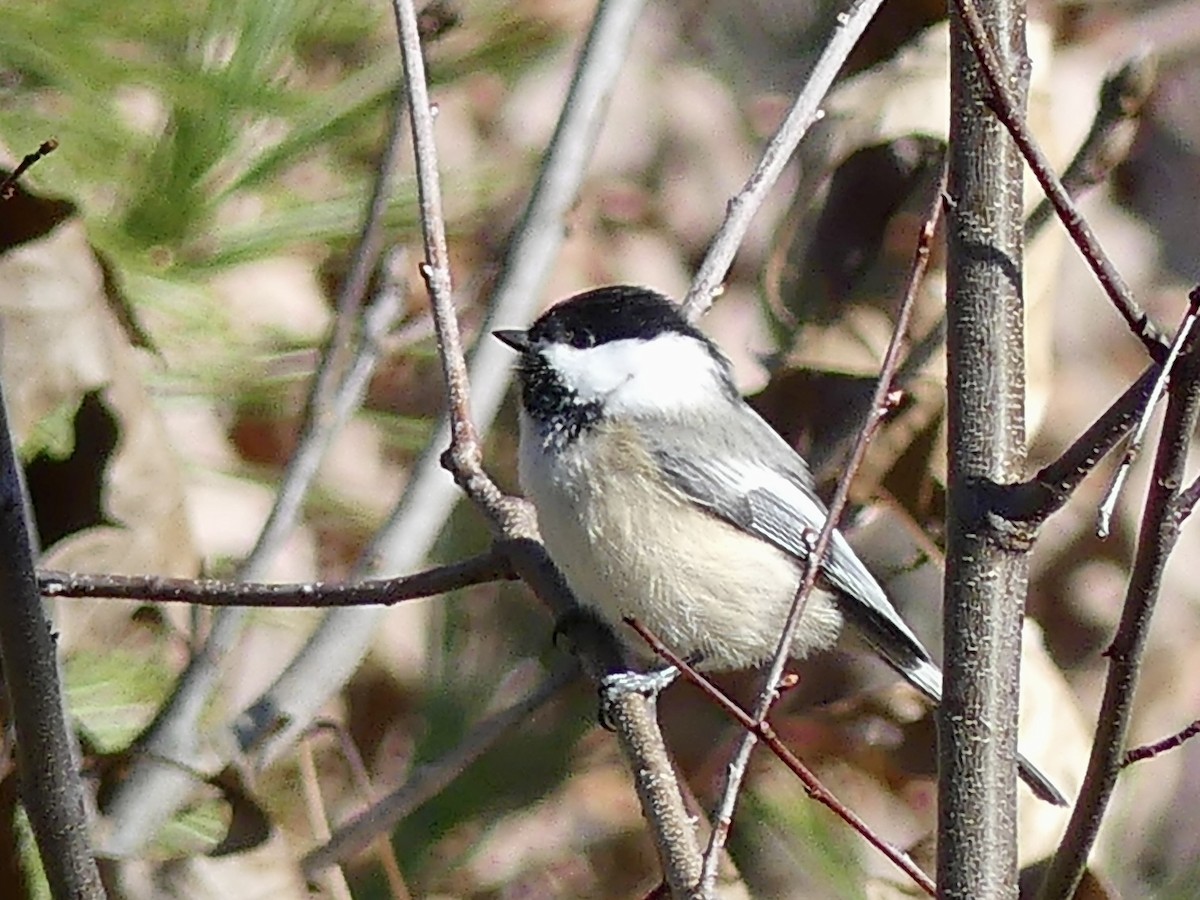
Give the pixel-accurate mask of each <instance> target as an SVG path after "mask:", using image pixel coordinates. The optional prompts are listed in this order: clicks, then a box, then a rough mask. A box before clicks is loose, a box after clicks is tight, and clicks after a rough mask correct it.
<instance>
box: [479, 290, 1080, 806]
mask: <svg viewBox="0 0 1200 900" xmlns="http://www.w3.org/2000/svg"><path fill="white" fill-rule="evenodd" d="M493 334H494V335H495V336H496V337H497V338H498V339H499V340H501V341H503V342H504V343H505V344H507V345H508V346H509V347H511V348H512V349H513V350H515V351H516V352H517V354H518V362H517V380H518V386H519V392H520V414H519V418H520V448H519V451H518V471H519V477H520V482H521V486H522V489H523V490H524V492H525V495H526V497H527V498H528V499H529V500H530V501H531V502H532V504H533V507H534V509H535V511H536V514H537V521H538V527H539V530H540V531H541V535H542V540H543V541H544V543H545V547H546V551H547V553H548V554H549V556H550V559H551V561H552V562H553V563H554V565H555V566H556V568H558V569H559V571H560V572H561V573H562V575H563V576H564V578H565V579H566V582H567V584H568V586H569V587H570V588H571V591H572V593H573V594H574V595H575V597H576V599H577V600H578V602H579V603H580V604H581V606H582V607H583V609H584V610H587V611H588V612H590V613H591V614H593V615H595V616H597V617H598V618H599V619H600V620H602V621H603V622H605V623H607V624H608V625H609V626H610V627H611V628H612V629H613V630H614V631H619V629H620V626H621V624H622V622H624V621H625V620H626V619H627V618H630V617H632V618H634V619H636V620H638V621H639V622H641V623H642V624H644V625H645V626H646V627H647V628H649V629H650V630H651V631H653V632H654V633H655V634H656V635H657V636H658V637H659V638H660V639H662V640H663V642H664V643H666V645H667V646H668V647H670V648H671V649H672V650H674V651H675V652H676V653H677V654H679V655H680V656H681V657H683V658H685V659H688V660H689V661H690V662H692V663H693V664H694V665H695V666H696V667H697V668H698V669H701V670H703V671H726V670H738V669H748V668H753V667H756V666H760V665H762V664H763V663H765V662H767V661H769V660H770V659H771V658H772V656H773V655H774V652H775V649H776V647H777V645H778V642H779V637H780V634H781V631H782V628H783V623H784V621H785V619H786V617H787V614H788V610H789V609H790V607H791V605H792V602H793V599H794V597H795V595H796V592H797V590H798V588H799V584H800V580H801V578H802V575H803V571H804V566H805V560H806V559H807V557H808V554H809V553H810V552H811V537H812V535H814V534H816V533H817V532H819V531H820V530H821V528H822V527H823V526H824V524H825V520H826V518H827V517H828V510H827V509H826V507H825V505H824V504H823V503H822V501H821V499H820V498H819V497H818V496H817V493H816V492H815V490H814V488H813V479H812V476H811V474H810V472H809V469H808V466H807V464H806V463H805V462H804V460H803V459H802V458H801V457H800V455H799V454H798V453H797V452H796V451H795V450H794V449H793V448H792V447H791V446H790V445H789V444H788V443H787V442H786V441H785V440H784V439H783V438H782V437H780V436H779V434H778V433H777V432H776V431H775V430H774V429H773V428H771V426H770V425H768V424H767V422H766V421H765V420H763V419H762V418H761V417H760V416H759V415H758V414H757V413H756V412H755V411H754V410H753V409H752V408H751V407H750V406H749V404H747V403H746V401H745V400H744V399H743V398H742V396H741V393H740V392H739V391H738V390H737V388H736V386H735V384H734V381H733V377H732V368H731V365H730V363H729V361H728V359H727V358H726V357H725V355H724V354H723V353H722V352H721V350H720V349H719V348H718V347H717V345H716V344H715V343H713V341H711V340H710V339H709V338H708V337H706V336H705V335H704V334H703V333H702V332H701V331H700V330H699V329H698V328H697V327H696V326H695V325H693V324H692V323H691V322H690V321H688V319H687V318H686V317H685V316H684V315H683V313H682V311H681V310H680V307H679V306H678V305H677V304H676V303H675V302H674V301H673V300H671V299H670V298H669V297H667V296H665V295H663V294H661V293H658V292H656V291H653V290H651V289H648V288H643V287H637V286H630V285H609V286H605V287H600V288H596V289H593V290H590V291H586V292H584V293H580V294H577V295H575V296H572V297H570V298H568V299H566V300H564V301H562V302H560V303H558V304H556V305H554V306H552V307H550V308H549V309H548V310H546V311H545V312H544V313H543V314H542V315H541V316H540V317H539V318H538V319H537V320H536V321H535V322H534V323H533V324H532V325H531V326H530V327H529V328H528V329H526V330H519V329H507V330H498V331H495V332H493ZM844 625H849V626H850V627H851V628H852V629H853V630H854V631H855V632H856V633H857V634H858V635H859V636H861V638H863V639H864V640H865V643H866V644H867V645H868V646H869V647H870V648H871V649H873V650H874V651H875V652H876V653H878V655H879V656H881V657H882V658H883V659H884V660H885V661H886V662H887V663H888V664H889V665H891V667H892V668H894V669H895V670H896V671H897V672H898V673H899V674H900V675H901V676H903V677H904V678H905V679H906V680H907V681H908V682H910V683H911V684H912V685H914V686H915V687H916V688H917V689H918V690H919V691H920V692H921V693H922V694H924V695H925V696H926V697H927V698H928V699H929V700H931V701H932V702H933V703H934V704H938V703H940V702H941V698H942V672H941V670H940V668H939V667H938V665H937V664H936V663H935V662H934V661H933V659H932V657H931V656H930V654H929V652H928V650H926V649H925V647H924V646H923V645H922V643H921V641H920V640H919V639H918V638H917V636H916V635H915V634H914V633H913V632H912V630H911V629H910V628H909V627H908V625H907V624H905V622H904V620H903V619H902V618H901V617H900V615H899V613H898V612H897V611H896V609H895V607H894V606H893V605H892V603H891V601H890V600H889V599H888V596H887V594H886V592H885V591H884V589H883V587H882V586H881V585H880V584H879V582H878V581H877V580H876V579H875V577H874V576H873V575H871V573H870V572H869V571H868V569H867V567H866V566H865V565H864V564H863V563H862V561H861V560H860V559H859V558H858V556H857V555H856V554H855V553H854V551H853V550H852V549H851V547H850V545H849V543H847V541H846V539H845V537H844V536H843V535H842V534H841V532H840V531H837V530H835V531H834V532H833V533H832V536H831V540H830V542H829V546H828V550H827V552H826V556H825V558H824V560H823V562H822V565H821V568H820V570H819V575H818V580H817V585H816V588H815V589H814V590H813V592H812V593H811V594H810V595H809V597H808V600H807V603H806V606H805V608H804V613H803V616H802V618H801V620H800V623H799V626H798V627H797V629H796V632H795V636H794V638H793V640H792V643H791V647H790V655H791V657H792V658H796V659H799V658H803V657H804V656H806V655H808V654H810V653H812V652H814V651H817V650H821V649H825V648H827V647H829V646H831V645H833V644H834V643H835V641H836V640H837V639H838V637H839V635H840V633H841V632H842V630H843V626H844ZM633 646H634V647H635V652H640V653H641V654H642V655H643V656H645V655H646V653H647V652H648V651H645V650H640V651H638V650H637V648H636V645H633ZM639 674H640V673H634V676H633V680H632V681H628V682H620V681H619V679H618V680H616V681H614V684H616V683H629V684H635V685H650V684H653V685H655V686H656V687H655V688H654V689H658V688H660V687H661V686H662V685H664V684H666V683H669V681H670V680H671V677H672V675H673V674H677V673H671V672H669V671H668V672H667V673H666V677H665V678H663V679H661V680H658V681H653V680H651V681H649V682H647V681H639V680H638V675H639ZM1017 768H1018V772H1019V774H1020V776H1021V778H1022V780H1024V781H1025V783H1026V784H1027V785H1028V786H1029V787H1030V789H1031V790H1032V791H1033V793H1034V794H1035V795H1037V796H1038V797H1040V798H1041V799H1043V800H1045V801H1047V802H1049V803H1053V804H1055V805H1060V806H1061V805H1066V800H1065V799H1064V797H1063V795H1062V794H1061V793H1060V792H1059V790H1058V789H1057V788H1056V787H1055V786H1054V785H1053V784H1052V783H1051V782H1050V780H1049V779H1048V778H1046V776H1045V775H1043V774H1042V773H1041V772H1040V771H1039V770H1038V769H1037V768H1036V767H1035V766H1034V765H1033V764H1032V763H1030V762H1029V761H1028V760H1027V759H1025V757H1024V756H1021V755H1020V754H1018V755H1017Z"/></svg>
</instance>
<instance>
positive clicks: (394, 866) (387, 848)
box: [308, 719, 412, 900]
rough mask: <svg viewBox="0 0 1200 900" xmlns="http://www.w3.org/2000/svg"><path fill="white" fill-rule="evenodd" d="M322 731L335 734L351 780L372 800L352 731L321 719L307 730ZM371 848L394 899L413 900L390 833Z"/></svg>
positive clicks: (365, 800)
mask: <svg viewBox="0 0 1200 900" xmlns="http://www.w3.org/2000/svg"><path fill="white" fill-rule="evenodd" d="M319 731H329V732H331V733H332V734H333V736H334V738H335V739H336V740H337V746H338V749H339V750H340V751H341V753H342V758H343V759H344V760H345V762H346V765H347V766H348V767H349V769H350V782H351V784H353V785H354V789H355V791H356V792H357V793H358V796H359V797H360V798H361V799H362V802H363V803H364V804H369V803H371V802H373V801H374V799H375V788H374V787H373V786H372V784H371V775H370V773H369V772H368V771H367V764H366V763H365V762H363V757H362V753H361V752H360V751H359V748H358V744H356V743H355V741H354V738H353V737H352V736H351V734H350V732H349V731H348V730H347V729H346V727H345V726H344V725H343V724H342V723H341V722H338V721H335V720H331V719H325V720H320V719H318V720H317V721H316V722H314V723H313V725H312V728H310V729H309V732H308V733H310V734H313V733H316V732H319ZM408 768H410V767H409V766H408V765H405V769H406V770H407V769H408ZM371 849H373V850H374V851H375V858H376V859H377V860H378V862H379V866H380V868H382V869H383V874H384V877H385V878H386V879H387V883H388V890H390V891H391V897H392V900H411V897H412V891H411V890H409V888H408V884H406V883H405V881H404V873H402V872H401V871H400V864H399V863H398V862H397V861H396V853H395V850H394V849H393V847H392V843H391V841H390V840H389V839H388V835H387V834H380V835H379V836H378V837H377V838H376V839H375V842H374V843H373V844H372V845H371Z"/></svg>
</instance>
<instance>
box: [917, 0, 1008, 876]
mask: <svg viewBox="0 0 1200 900" xmlns="http://www.w3.org/2000/svg"><path fill="white" fill-rule="evenodd" d="M978 9H979V11H980V14H981V15H980V17H981V19H982V20H983V23H984V26H985V28H986V29H987V32H988V34H989V37H990V40H991V42H992V46H993V47H994V48H995V56H996V58H997V59H998V61H999V62H998V64H999V65H1000V66H1001V67H1002V71H1003V72H1004V73H1005V80H1006V83H1007V85H1008V86H1009V87H1010V88H1011V93H1012V95H1013V96H1014V97H1017V98H1019V103H1020V105H1021V107H1022V108H1023V107H1024V102H1025V89H1026V85H1027V82H1028V58H1027V57H1026V54H1025V37H1024V32H1025V13H1024V8H1023V4H1022V3H1021V2H1020V0H988V2H986V3H982V2H981V3H979V4H978ZM950 73H951V75H950V79H951V80H950V96H951V100H950V180H949V195H950V200H949V203H950V211H949V214H948V216H947V220H948V228H947V240H948V265H947V298H946V306H947V354H948V384H947V390H948V428H949V467H948V468H949V478H948V491H947V506H948V508H947V521H946V526H947V539H946V605H945V639H944V640H945V672H946V687H945V697H944V699H943V702H942V705H941V708H940V710H939V713H938V730H939V735H940V742H939V743H940V763H941V765H940V783H939V788H940V794H939V804H938V816H939V821H938V885H939V888H940V890H941V891H942V893H943V895H944V896H946V897H973V898H993V897H1015V896H1016V891H1017V885H1016V874H1017V844H1016V824H1017V823H1016V767H1015V764H1014V758H1015V754H1016V742H1017V697H1018V680H1019V659H1020V647H1021V617H1022V611H1023V604H1024V598H1025V594H1026V588H1027V583H1028V577H1029V571H1028V547H1029V543H1028V542H1027V541H1022V540H1021V539H1020V537H1021V536H1020V535H1017V534H1013V533H1012V529H1011V528H1005V523H1004V521H1003V520H1002V519H1001V518H1000V516H999V515H997V514H995V512H994V511H993V510H991V509H990V508H989V506H988V504H989V502H990V499H989V498H990V497H991V496H992V494H993V493H994V492H992V491H989V487H991V486H992V485H994V484H996V483H1011V482H1016V481H1018V480H1020V478H1021V476H1022V467H1023V464H1024V462H1025V402H1024V400H1025V397H1024V395H1025V368H1024V349H1025V348H1024V322H1023V318H1024V309H1023V303H1022V295H1021V265H1022V263H1021V248H1022V210H1021V157H1020V156H1019V154H1018V153H1017V149H1016V147H1015V146H1014V144H1013V142H1012V140H1011V139H1010V138H1009V136H1008V134H1007V133H1006V132H1005V130H1004V128H1003V127H1002V126H1001V125H1000V123H999V122H997V121H996V120H995V119H994V118H993V117H992V116H990V115H989V114H987V112H986V107H985V106H984V99H983V98H984V96H985V94H986V92H987V85H986V82H985V81H984V76H983V73H982V72H981V67H980V64H979V61H978V60H977V58H976V55H975V53H974V51H973V50H972V49H971V45H970V43H969V42H968V38H967V36H966V34H965V31H964V27H963V23H962V20H961V17H960V16H959V15H957V14H954V13H952V15H951V33H950Z"/></svg>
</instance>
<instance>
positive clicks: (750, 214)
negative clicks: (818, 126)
mask: <svg viewBox="0 0 1200 900" xmlns="http://www.w3.org/2000/svg"><path fill="white" fill-rule="evenodd" d="M881 3H882V0H857V2H855V3H853V4H852V5H851V7H850V9H849V10H847V11H846V12H843V13H839V14H838V18H837V27H836V28H835V29H834V31H833V34H832V35H831V36H830V38H829V42H828V43H827V44H826V45H825V49H824V50H823V51H822V52H821V56H820V58H819V59H818V60H817V62H816V65H814V66H813V70H812V72H810V73H809V76H808V80H807V81H806V82H805V84H804V88H803V89H802V90H801V91H800V94H799V96H797V97H796V101H795V102H794V103H793V104H792V108H791V109H790V110H788V114H787V117H786V118H785V119H784V120H783V122H782V124H780V126H779V128H778V130H776V132H775V134H774V136H772V138H771V140H770V142H769V143H768V144H767V147H766V149H765V150H764V151H763V155H762V158H761V159H759V161H758V165H757V166H755V168H754V171H753V172H752V173H751V175H750V177H749V178H748V179H746V183H745V184H744V185H743V186H742V189H741V190H740V191H738V192H737V193H736V194H735V195H734V196H733V198H732V199H730V201H729V204H728V206H727V208H726V211H725V220H724V221H723V222H722V223H721V227H720V228H719V229H718V231H717V234H716V236H715V237H714V238H713V241H712V243H711V244H710V245H709V248H708V252H707V253H706V254H705V256H704V261H703V262H702V263H701V264H700V268H699V269H698V270H697V272H696V275H695V277H694V278H693V279H692V286H691V289H690V290H688V292H687V296H686V297H684V298H683V311H684V313H685V314H686V315H687V317H688V318H689V319H691V320H693V321H695V320H696V319H699V318H700V317H701V316H702V315H704V313H705V312H707V311H708V308H709V307H710V306H712V302H713V300H714V298H716V296H717V295H718V294H719V293H720V291H721V283H722V282H723V281H724V280H725V274H726V273H727V272H728V271H729V267H730V266H731V265H732V264H733V258H734V256H736V255H737V251H738V248H739V247H740V246H741V245H742V241H743V240H744V239H745V237H746V232H747V231H748V230H749V229H750V222H751V220H752V219H753V218H754V215H755V213H757V212H758V209H759V207H760V206H762V203H763V200H765V199H766V196H767V194H768V193H769V192H770V190H771V188H772V187H774V185H775V182H776V181H777V180H778V179H779V176H780V175H781V174H782V173H783V170H784V168H785V167H786V166H787V164H788V160H790V159H791V158H792V154H793V153H794V152H795V151H796V147H797V146H799V144H800V141H801V140H802V139H803V138H804V135H805V134H807V133H808V129H809V128H811V127H812V125H813V124H814V123H815V122H817V121H818V120H820V118H821V101H822V100H824V99H825V95H826V94H827V93H829V88H830V86H831V85H832V84H833V79H834V78H836V77H837V73H838V72H839V71H840V70H841V68H842V64H843V63H845V61H846V57H847V56H849V55H850V51H851V50H853V49H854V46H855V44H857V43H858V39H859V38H860V37H861V36H862V33H863V31H864V30H865V29H866V27H867V25H868V24H869V23H870V21H871V19H872V18H874V16H875V12H876V10H878V9H879V6H880V4H881Z"/></svg>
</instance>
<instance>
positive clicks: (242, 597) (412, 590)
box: [38, 547, 517, 609]
mask: <svg viewBox="0 0 1200 900" xmlns="http://www.w3.org/2000/svg"><path fill="white" fill-rule="evenodd" d="M516 577H517V576H516V574H515V573H514V572H513V570H512V565H511V564H510V563H509V561H508V556H507V555H506V554H505V552H504V549H503V547H494V548H492V549H491V550H489V551H488V552H487V553H482V554H480V555H479V556H475V557H472V558H470V559H465V560H463V561H462V562H458V563H452V564H451V565H446V566H438V567H437V568H436V569H430V570H429V571H427V572H419V573H417V574H415V575H406V576H404V577H401V578H380V579H374V580H371V581H358V582H346V583H327V582H320V581H317V582H312V581H308V582H301V583H298V584H261V583H256V582H252V581H217V580H212V579H199V580H198V579H194V578H163V577H161V576H158V575H85V574H78V573H69V572H49V571H43V572H39V573H38V587H39V588H40V589H41V592H42V595H43V596H46V597H108V598H111V599H114V600H135V601H138V602H141V603H193V604H197V605H199V606H217V607H221V606H242V607H247V608H252V607H253V608H258V607H267V608H274V609H288V608H295V607H323V606H391V605H392V604H395V603H400V602H402V601H405V600H416V599H419V598H421V597H432V596H434V595H435V594H444V593H447V592H449V591H456V590H459V589H461V588H464V587H470V586H471V585H476V584H485V583H487V582H489V581H502V580H505V581H507V580H511V579H513V578H516Z"/></svg>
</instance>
